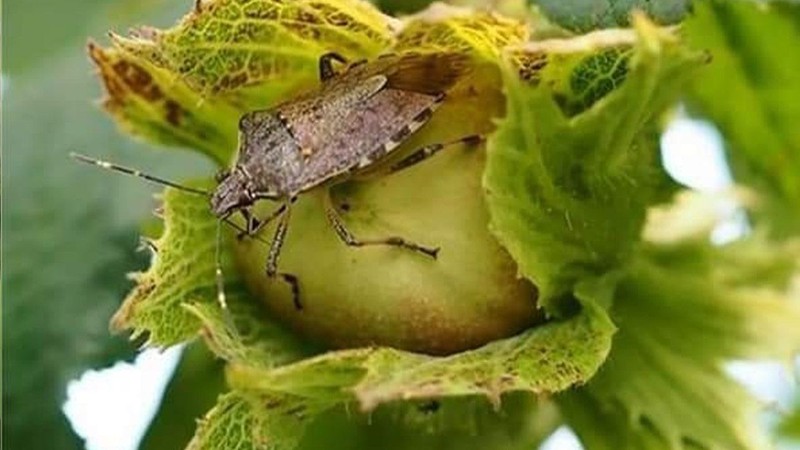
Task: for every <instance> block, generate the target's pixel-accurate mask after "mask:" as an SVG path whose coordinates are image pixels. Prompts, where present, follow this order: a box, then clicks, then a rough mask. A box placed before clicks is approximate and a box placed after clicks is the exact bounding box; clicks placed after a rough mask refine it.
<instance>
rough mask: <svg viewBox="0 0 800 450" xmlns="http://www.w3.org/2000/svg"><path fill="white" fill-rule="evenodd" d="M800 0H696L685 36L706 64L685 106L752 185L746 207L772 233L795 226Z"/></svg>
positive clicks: (799, 199) (799, 198)
mask: <svg viewBox="0 0 800 450" xmlns="http://www.w3.org/2000/svg"><path fill="white" fill-rule="evenodd" d="M798 20H800V5H798V4H797V3H790V2H749V1H740V2H726V1H716V0H715V1H704V2H697V4H696V11H695V12H694V14H693V15H692V17H691V18H690V20H687V23H686V26H685V29H686V35H687V38H688V39H689V40H690V41H691V42H692V43H693V44H694V45H696V46H698V47H701V48H706V49H708V51H709V52H710V53H711V54H712V55H713V61H712V62H711V64H709V65H708V67H706V68H704V70H703V71H702V73H701V76H698V77H697V78H695V79H694V80H693V82H692V83H691V90H690V95H689V97H688V100H689V106H690V107H691V108H692V109H693V110H694V111H696V112H698V113H700V114H702V115H703V116H705V117H708V118H709V119H711V120H712V121H713V122H714V124H715V125H716V126H718V127H719V128H720V131H721V132H722V134H723V137H724V138H725V140H726V144H727V146H728V160H729V161H730V163H731V168H732V170H733V174H734V177H735V178H736V180H737V181H738V182H739V183H742V184H745V185H748V186H750V187H753V188H755V189H757V193H758V194H757V195H758V196H759V198H760V200H761V202H760V203H761V204H760V207H758V208H755V209H754V211H753V212H752V215H753V217H754V218H755V219H756V220H763V221H764V222H765V224H766V225H768V226H769V227H770V228H771V229H772V230H773V232H774V233H778V234H779V235H796V234H797V230H798V226H800V215H798V214H797V212H798V211H800V177H798V176H797V174H798V173H800V134H798V133H797V118H798V117H800V102H798V101H796V100H797V99H798V98H800V60H798V58H787V55H789V54H793V53H794V43H795V42H797V41H798V39H800V28H798V26H797V23H798Z"/></svg>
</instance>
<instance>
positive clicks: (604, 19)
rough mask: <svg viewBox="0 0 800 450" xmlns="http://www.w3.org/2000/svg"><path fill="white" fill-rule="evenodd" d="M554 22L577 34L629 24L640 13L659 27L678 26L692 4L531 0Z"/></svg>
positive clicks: (679, 1)
mask: <svg viewBox="0 0 800 450" xmlns="http://www.w3.org/2000/svg"><path fill="white" fill-rule="evenodd" d="M528 3H529V4H531V5H535V6H538V7H539V9H541V11H542V12H543V13H544V14H545V15H546V16H547V17H548V18H549V19H550V20H552V21H553V22H555V23H557V24H558V25H560V26H562V27H564V28H567V29H570V30H573V31H577V32H586V31H591V30H594V29H598V28H608V27H613V26H619V25H628V24H629V23H630V18H631V13H632V12H634V11H641V12H643V13H645V14H647V16H649V17H651V18H653V20H655V21H656V22H658V23H660V24H672V23H676V22H679V21H680V20H681V19H683V17H684V16H685V15H686V13H687V11H688V10H689V8H690V7H691V4H692V1H691V0H528Z"/></svg>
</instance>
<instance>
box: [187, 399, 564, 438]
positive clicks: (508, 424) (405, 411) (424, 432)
mask: <svg viewBox="0 0 800 450" xmlns="http://www.w3.org/2000/svg"><path fill="white" fill-rule="evenodd" d="M248 394H252V395H255V393H248ZM280 398H282V399H283V400H285V401H286V402H287V403H291V404H289V405H287V406H288V408H290V410H291V408H293V414H294V415H295V419H301V418H302V417H304V416H306V413H307V412H308V411H309V409H310V408H302V407H299V406H298V401H299V400H297V399H296V398H292V397H289V396H286V397H278V396H271V397H262V398H259V399H258V400H257V401H252V399H248V398H247V397H246V396H245V395H242V394H241V393H238V394H237V393H234V394H230V395H227V396H225V397H224V398H222V399H221V400H220V404H219V405H218V406H217V407H216V408H215V409H214V410H212V411H211V412H210V413H209V415H208V416H206V418H204V419H203V421H202V422H201V427H200V433H199V434H198V436H197V437H196V438H195V440H194V441H193V442H192V444H191V446H190V449H199V448H270V449H275V448H291V447H295V448H299V449H317V448H326V447H328V446H330V443H331V442H335V443H336V448H337V449H340V450H358V449H363V448H381V449H387V450H411V449H420V448H437V449H443V450H481V449H486V448H503V449H509V450H511V449H514V450H517V449H518V450H530V449H531V448H536V447H537V446H538V445H539V444H540V443H541V442H542V441H543V440H544V438H545V437H546V436H547V433H548V432H550V431H552V429H553V424H554V421H553V419H555V418H556V415H555V414H554V412H555V411H554V410H553V408H552V405H551V404H549V403H548V402H547V401H542V400H537V399H535V398H533V397H531V396H525V395H514V396H507V397H505V398H504V399H503V404H502V407H501V408H500V409H495V408H494V407H492V406H491V405H490V404H488V403H487V402H486V401H485V400H483V399H472V398H461V399H449V400H441V401H437V402H435V403H434V402H428V403H424V402H423V403H419V402H406V403H401V404H392V405H386V406H384V407H381V408H379V409H378V410H376V411H374V412H373V413H371V414H369V415H368V416H367V415H359V414H353V413H352V411H349V410H348V409H347V407H346V406H345V407H338V408H336V409H331V410H329V411H326V412H325V413H323V414H321V415H320V416H319V417H318V418H317V419H316V420H314V422H313V423H312V424H311V425H310V426H304V427H299V428H298V427H297V426H296V425H297V421H293V420H292V417H291V415H290V416H289V417H285V418H284V420H282V421H278V420H276V419H274V418H273V419H271V420H266V419H264V420H259V419H258V418H257V415H256V414H254V413H255V412H256V411H257V410H258V409H259V408H263V407H262V406H261V405H262V404H264V403H266V404H269V405H272V408H273V409H283V408H282V407H281V406H279V405H280V404H281V400H280ZM298 421H299V420H298ZM279 424H281V425H284V426H286V427H287V432H281V433H279V434H276V433H275V432H274V431H271V429H273V428H277V425H279ZM297 432H299V434H292V433H297ZM270 436H272V438H270Z"/></svg>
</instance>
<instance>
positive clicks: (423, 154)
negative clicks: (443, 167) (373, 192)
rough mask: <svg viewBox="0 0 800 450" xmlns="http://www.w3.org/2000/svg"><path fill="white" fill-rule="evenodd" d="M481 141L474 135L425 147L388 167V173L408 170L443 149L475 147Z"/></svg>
mask: <svg viewBox="0 0 800 450" xmlns="http://www.w3.org/2000/svg"><path fill="white" fill-rule="evenodd" d="M483 139H484V137H483V136H481V135H477V134H474V135H470V136H467V137H463V138H460V139H457V140H455V141H451V142H445V143H442V144H430V145H426V146H424V147H422V148H420V149H418V150H416V151H414V152H413V153H411V154H410V155H408V156H406V157H405V158H403V159H401V160H400V161H398V162H396V163H395V164H392V166H391V167H389V173H395V172H399V171H401V170H403V169H408V168H409V167H411V166H413V165H416V164H419V163H421V162H422V161H425V160H426V159H428V158H430V157H431V156H433V155H435V154H437V153H439V151H441V150H443V149H445V148H447V147H450V146H453V145H457V144H465V145H477V144H479V143H480V142H481V141H483Z"/></svg>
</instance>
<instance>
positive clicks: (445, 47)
mask: <svg viewBox="0 0 800 450" xmlns="http://www.w3.org/2000/svg"><path fill="white" fill-rule="evenodd" d="M528 34H529V32H528V28H527V26H526V25H525V23H523V22H521V21H518V20H514V19H509V18H506V17H503V16H500V15H498V14H493V13H489V12H480V11H476V12H469V13H465V11H464V10H463V9H461V8H455V7H448V6H446V5H442V4H435V5H433V6H432V7H430V8H428V9H426V10H424V11H422V12H420V13H419V14H417V15H415V16H412V17H411V18H409V19H408V20H407V21H406V22H405V24H404V26H403V28H402V31H401V32H400V33H399V34H398V35H397V41H396V43H395V45H394V50H396V51H424V52H437V51H439V52H441V51H462V52H470V53H473V54H475V55H477V56H479V57H482V58H485V59H497V57H498V56H499V54H500V52H501V51H502V50H503V49H504V48H505V47H508V46H510V45H516V44H521V43H523V42H525V41H527V40H528Z"/></svg>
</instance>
